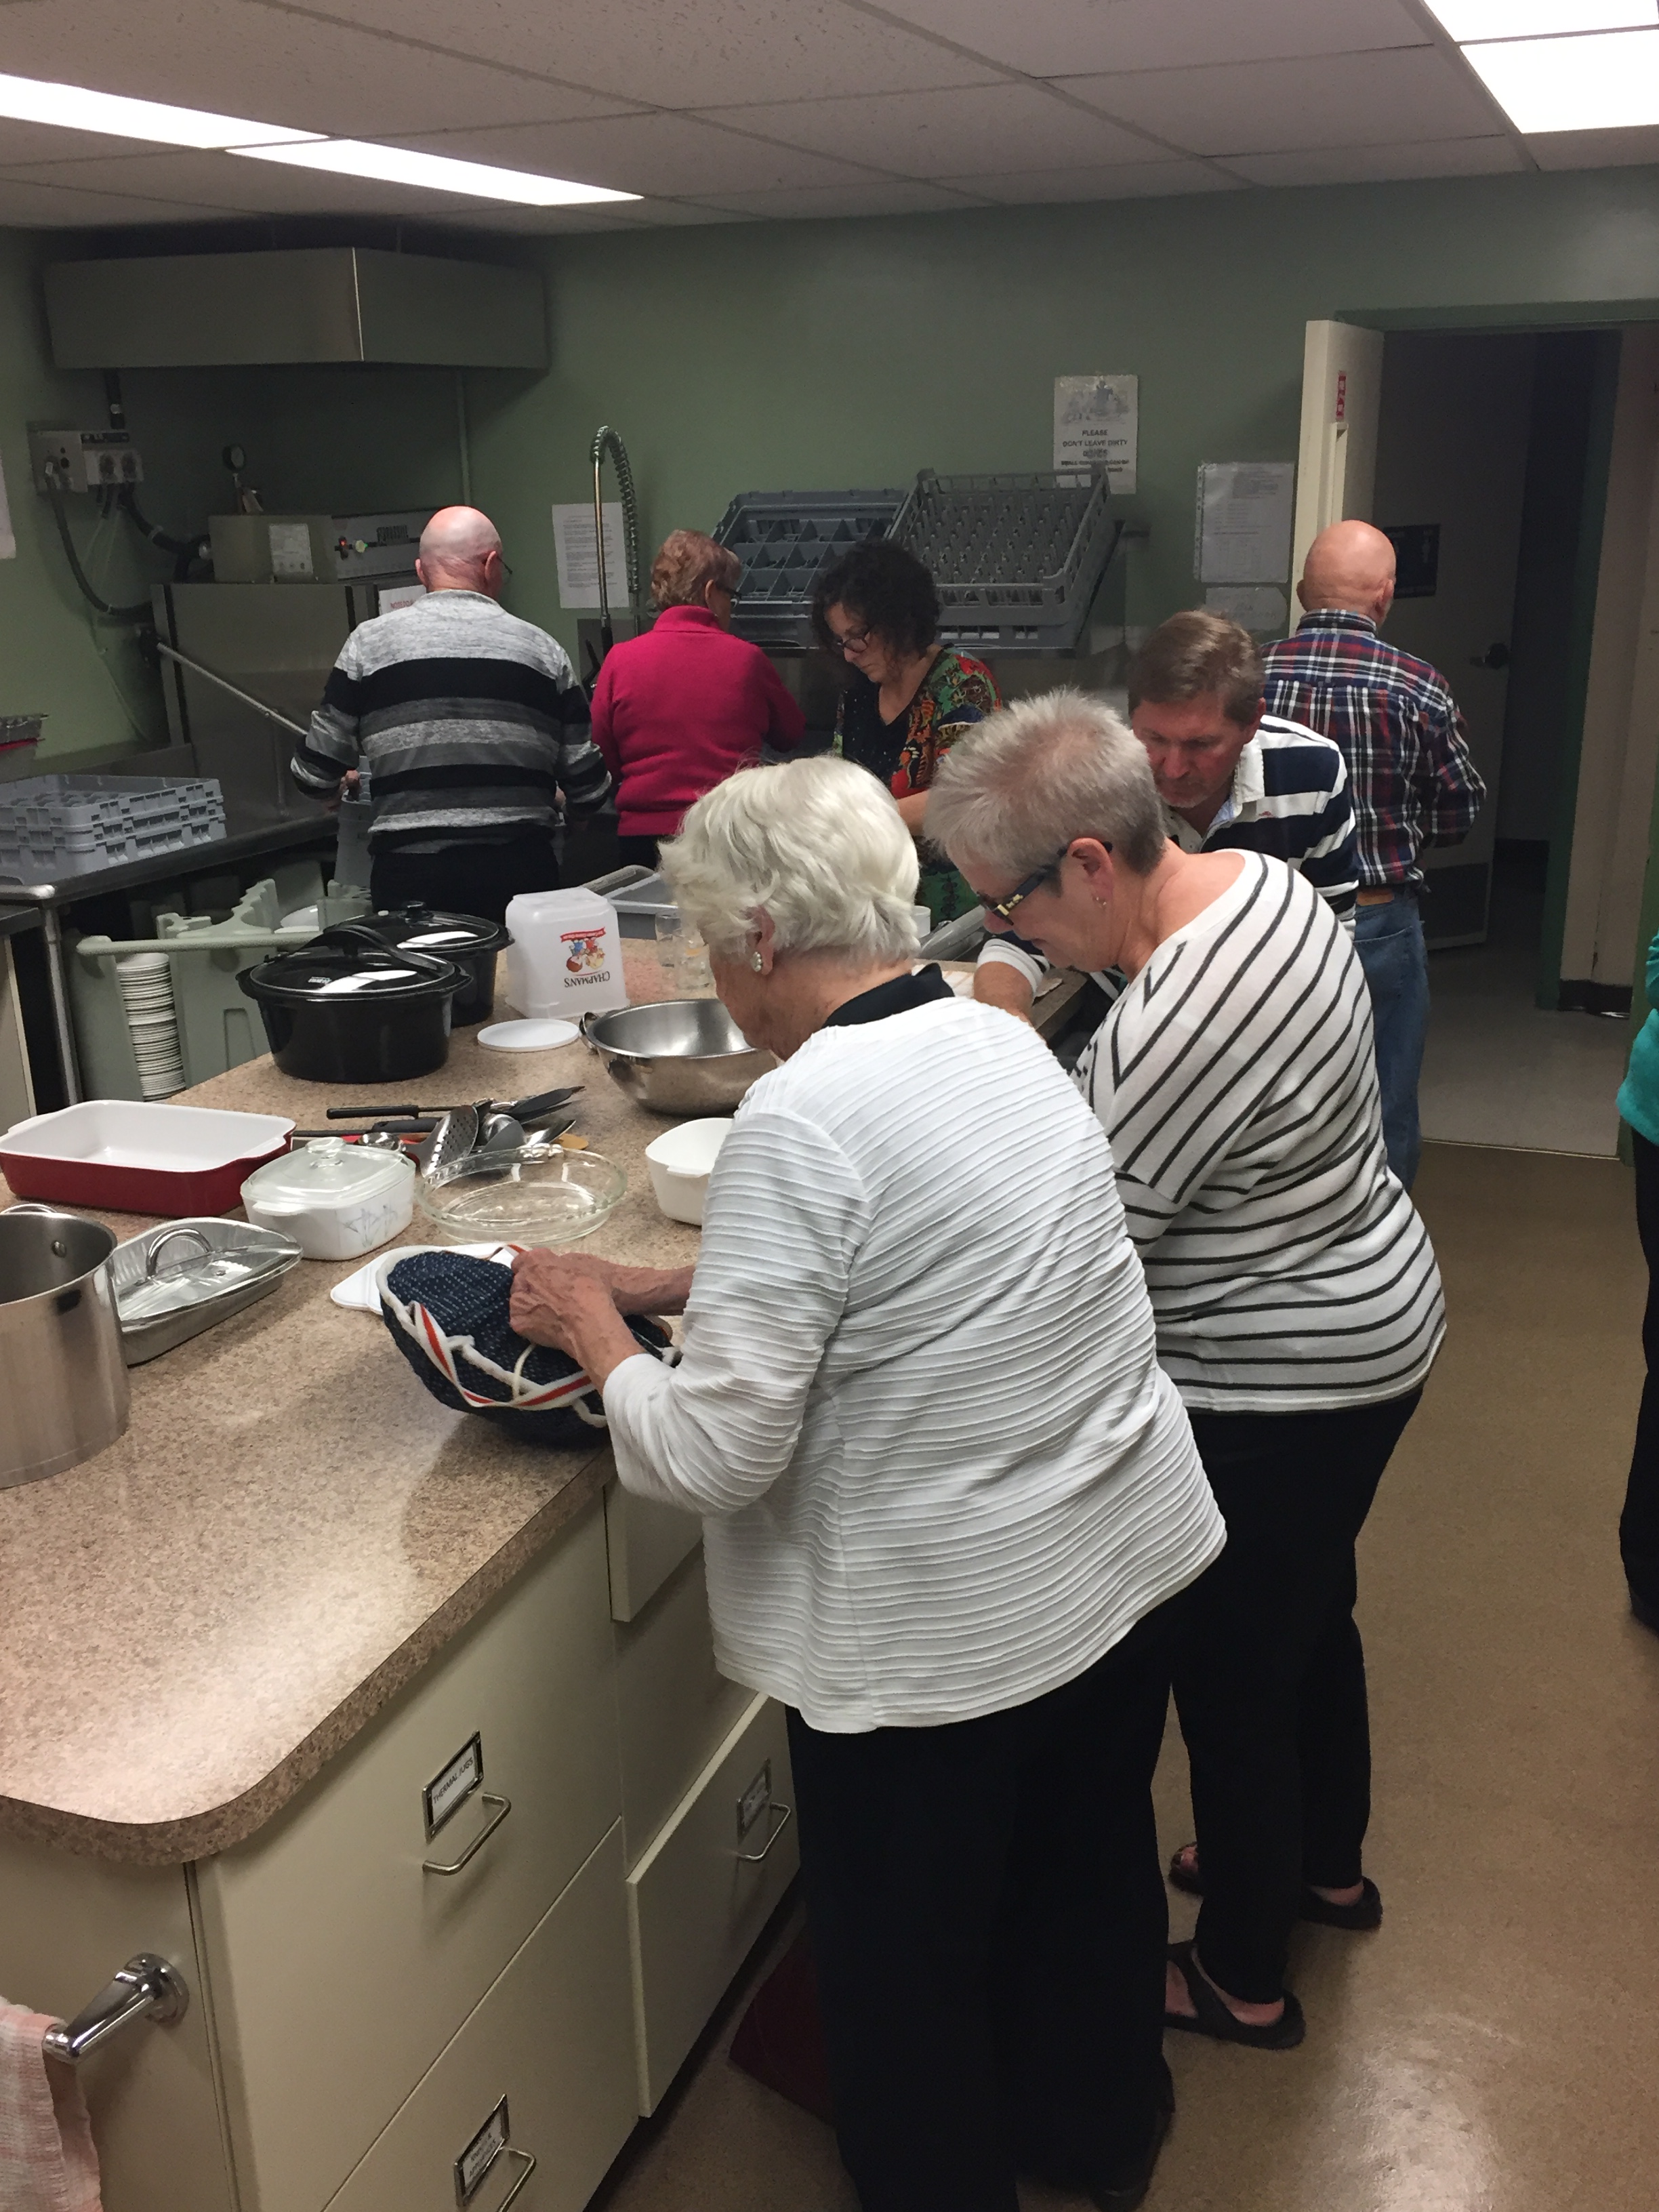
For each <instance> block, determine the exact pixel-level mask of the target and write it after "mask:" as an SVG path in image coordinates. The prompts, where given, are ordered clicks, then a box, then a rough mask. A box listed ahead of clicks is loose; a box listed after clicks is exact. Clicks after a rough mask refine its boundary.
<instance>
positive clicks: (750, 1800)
mask: <svg viewBox="0 0 1659 2212" xmlns="http://www.w3.org/2000/svg"><path fill="white" fill-rule="evenodd" d="M792 1812H793V1807H792V1806H788V1805H783V1804H776V1803H775V1802H773V1797H772V1762H771V1760H770V1759H768V1760H767V1762H766V1764H765V1765H763V1767H762V1768H761V1771H760V1772H759V1773H758V1774H757V1776H756V1777H755V1778H754V1780H753V1781H752V1782H751V1783H750V1785H749V1787H748V1788H747V1789H746V1790H744V1793H743V1795H742V1796H740V1797H739V1798H738V1842H739V1843H740V1844H741V1843H743V1842H744V1841H745V1840H746V1839H747V1838H748V1836H749V1834H750V1830H751V1829H753V1828H754V1827H755V1826H756V1825H757V1822H759V1821H761V1820H764V1819H765V1818H766V1816H767V1815H768V1814H771V1815H772V1816H773V1820H774V1825H773V1828H772V1832H771V1834H770V1835H769V1836H768V1838H766V1841H765V1842H764V1843H763V1844H762V1845H761V1847H760V1849H759V1850H757V1851H735V1852H733V1854H732V1857H734V1858H738V1859H740V1860H741V1861H742V1862H743V1863H744V1866H758V1865H759V1864H760V1863H761V1861H762V1860H763V1858H764V1857H766V1855H767V1853H768V1852H769V1850H771V1848H772V1846H773V1844H775V1843H776V1841H777V1840H778V1838H779V1837H780V1836H781V1834H782V1833H783V1832H784V1830H785V1829H786V1828H787V1826H789V1820H790V1815H791V1814H792Z"/></svg>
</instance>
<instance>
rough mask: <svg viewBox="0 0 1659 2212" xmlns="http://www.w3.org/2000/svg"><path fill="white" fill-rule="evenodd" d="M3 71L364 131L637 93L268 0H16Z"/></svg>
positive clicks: (553, 113)
mask: <svg viewBox="0 0 1659 2212" xmlns="http://www.w3.org/2000/svg"><path fill="white" fill-rule="evenodd" d="M0 70H7V71H9V72H10V73H11V74H13V75H15V76H43V77H55V78H59V79H61V80H63V81H64V82H68V83H72V84H91V85H93V86H95V87H96V88H98V89H100V90H101V91H106V92H122V93H127V94H131V95H132V96H133V97H135V98H137V99H140V100H172V101H175V102H177V103H178V104H179V105H180V106H186V107H206V108H211V109H214V110H216V111H217V112H221V113H223V114H229V115H242V116H250V117H252V118H255V119H256V120H258V121H261V122H270V123H291V124H292V125H294V127H295V129H296V130H300V131H323V132H325V133H327V134H331V135H334V136H337V137H356V138H369V137H390V136H391V135H392V133H394V132H397V131H431V130H438V129H442V128H446V127H447V126H449V125H459V124H466V123H518V122H523V123H532V122H543V121H545V122H557V121H559V120H560V119H562V118H568V117H574V116H579V115H582V116H585V115H598V114H604V113H615V112H618V111H619V110H622V109H624V108H627V107H629V106H633V105H635V103H633V102H630V101H627V100H621V99H609V100H605V99H599V98H597V97H595V96H594V95H593V94H588V93H582V92H575V91H571V90H568V89H565V88H561V87H560V86H558V85H557V84H553V83H550V82H547V81H546V80H545V79H544V78H541V77H537V76H532V75H527V74H526V72H525V71H524V70H522V69H519V68H512V67H508V66H506V65H499V66H488V65H485V64H481V63H479V62H476V61H470V60H465V59H460V58H454V57H452V56H446V55H443V54H438V53H431V52H425V51H423V50H422V49H421V48H419V47H416V46H404V45H403V44H401V43H400V42H398V40H394V39H392V38H388V37H383V36H375V35H373V34H372V33H366V32H363V31H361V30H356V29H352V28H349V27H347V26H346V25H344V24H342V23H337V22H334V21H328V20H326V19H320V20H319V18H317V17H315V16H313V15H310V14H308V13H307V14H296V13H295V12H293V11H292V10H291V9H288V8H285V7H271V6H266V5H263V4H259V0H144V4H143V6H142V7H137V8H135V7H133V6H132V5H131V4H130V0H74V4H73V5H72V6H71V5H69V4H66V0H12V4H10V5H9V6H5V7H0ZM42 158H50V157H42Z"/></svg>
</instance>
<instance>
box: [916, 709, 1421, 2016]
mask: <svg viewBox="0 0 1659 2212" xmlns="http://www.w3.org/2000/svg"><path fill="white" fill-rule="evenodd" d="M927 831H928V835H929V836H932V837H933V838H934V839H935V840H937V841H938V842H939V843H940V844H942V845H943V846H944V847H945V849H946V851H947V852H948V853H949V854H950V855H951V859H952V860H954V861H955V862H956V864H957V866H958V867H959V868H960V869H961V870H962V871H963V874H964V875H965V876H966V877H967V878H968V880H969V883H971V884H974V886H975V889H976V890H977V891H978V893H979V896H980V898H981V901H982V902H983V905H984V909H985V914H986V918H987V921H988V922H989V924H990V926H991V927H992V928H993V929H994V930H1004V929H1007V928H1009V927H1011V926H1012V925H1013V924H1014V921H1015V917H1016V916H1018V929H1019V933H1020V935H1021V937H1022V938H1023V939H1025V940H1026V941H1027V942H1029V943H1030V944H1032V945H1036V948H1037V949H1038V951H1040V952H1042V954H1044V955H1045V956H1046V957H1048V959H1050V960H1053V961H1055V962H1057V963H1062V964H1064V965H1066V966H1070V967H1075V968H1082V969H1113V968H1115V969H1120V970H1121V972H1122V973H1123V974H1124V975H1127V977H1128V978H1129V982H1128V985H1127V988H1126V989H1125V991H1124V992H1123V994H1122V995H1121V998H1119V999H1118V1000H1117V1001H1116V1002H1115V1005H1114V1006H1112V1008H1111V1011H1110V1012H1109V1013H1108V1015H1107V1017H1106V1019H1105V1021H1104V1022H1103V1024H1102V1025H1101V1028H1100V1030H1099V1031H1098V1032H1097V1035H1096V1036H1095V1038H1094V1040H1093V1042H1092V1044H1091V1046H1090V1048H1089V1049H1088V1051H1087V1053H1086V1054H1085V1059H1084V1060H1083V1061H1082V1062H1081V1063H1080V1065H1079V1071H1078V1072H1079V1081H1080V1084H1081V1086H1082V1089H1083V1091H1084V1094H1085V1097H1087V1098H1088V1100H1089V1102H1090V1103H1091V1105H1092V1106H1093V1108H1094V1109H1095V1112H1096V1113H1097V1115H1098V1116H1099V1118H1100V1121H1101V1123H1102V1126H1103V1127H1104V1129H1105V1131H1106V1133H1107V1135H1108V1136H1109V1139H1111V1146H1112V1158H1113V1162H1114V1164H1115V1170H1116V1181H1117V1188H1118V1190H1119V1191H1120V1193H1121V1198H1122V1203H1123V1206H1124V1210H1125V1213H1126V1215H1127V1221H1128V1225H1129V1233H1130V1235H1131V1236H1132V1237H1133V1239H1134V1241H1135V1243H1136V1244H1137V1246H1138V1247H1139V1250H1140V1255H1141V1257H1142V1260H1143V1261H1144V1262H1145V1264H1146V1280H1147V1285H1148V1287H1149V1289H1150V1290H1151V1292H1152V1311H1153V1313H1154V1314H1155V1316H1157V1321H1158V1355H1159V1358H1161V1360H1162V1361H1163V1364H1164V1367H1165V1369H1166V1370H1167V1371H1168V1372H1169V1374H1170V1376H1172V1378H1173V1379H1174V1381H1175V1382H1176V1385H1177V1386H1178V1388H1179V1389H1180V1391H1181V1395H1182V1399H1183V1400H1184V1401H1185V1402H1186V1406H1187V1409H1188V1413H1190V1414H1191V1416H1192V1422H1193V1431H1194V1436H1195V1437H1197V1439H1198V1446H1199V1449H1200V1453H1201V1454H1202V1455H1203V1459H1204V1465H1205V1469H1206V1473H1207V1474H1208V1475H1209V1478H1210V1481H1211V1484H1212V1487H1213V1489H1214V1491H1215V1494H1216V1498H1217V1499H1218V1503H1219V1504H1220V1506H1221V1510H1222V1513H1223V1515H1224V1516H1225V1520H1226V1523H1227V1546H1226V1549H1225V1552H1224V1553H1222V1555H1221V1558H1220V1559H1219V1560H1218V1562H1217V1563H1216V1565H1214V1566H1212V1568H1211V1569H1210V1571H1209V1572H1208V1573H1207V1574H1206V1576H1205V1577H1203V1579H1202V1580H1201V1581H1200V1583H1198V1584H1197V1585H1195V1587H1194V1589H1193V1590H1192V1592H1191V1593H1190V1595H1189V1596H1188V1598H1187V1599H1186V1600H1184V1601H1183V1603H1182V1611H1183V1613H1184V1615H1185V1626H1184V1632H1183V1637H1182V1644H1181V1647H1180V1649H1179V1650H1178V1652H1177V1656H1176V1674H1175V1688H1176V1708H1177V1710H1178V1711H1179V1713H1180V1716H1181V1724H1182V1732H1183V1734H1184V1735H1185V1736H1186V1739H1187V1747H1188V1759H1189V1763H1190V1767H1191V1775H1192V1790H1193V1809H1194V1815H1195V1818H1196V1822H1197V1827H1198V1843H1197V1845H1196V1847H1193V1846H1188V1849H1187V1850H1183V1851H1181V1852H1178V1853H1177V1854H1176V1861H1175V1863H1174V1865H1173V1866H1172V1868H1171V1870H1170V1873H1171V1879H1172V1880H1173V1881H1175V1882H1176V1885H1177V1887H1182V1888H1186V1889H1189V1890H1195V1891H1198V1892H1199V1893H1200V1894H1201V1895H1202V1896H1203V1899H1204V1904H1203V1906H1202V1909H1201V1911H1200V1915H1199V1921H1198V1930H1197V1934H1196V1936H1195V1938H1194V1942H1192V1943H1183V1944H1177V1945H1176V1946H1174V1947H1173V1948H1172V1950H1171V1954H1170V1972H1169V1991H1168V2004H1169V2020H1170V2025H1171V2026H1172V2027H1183V2028H1188V2029H1192V2030H1194V2031H1195V2032H1197V2033H1202V2034H1207V2035H1212V2036H1216V2037H1218V2038H1220V2039H1223V2040H1225V2041H1230V2042H1236V2043H1245V2044H1253V2045H1256V2046H1258V2047H1261V2048H1267V2049H1275V2050H1278V2049H1285V2048H1288V2047H1289V2046H1290V2045H1292V2044H1296V2043H1299V2042H1300V2041H1301V2039H1302V2036H1303V2033H1304V2021H1303V2016H1302V2011H1301V2008H1300V2006H1299V2005H1298V2004H1297V2000H1296V1998H1295V1997H1294V1996H1291V1994H1290V1993H1289V1991H1288V1990H1286V1989H1285V1980H1284V1977H1285V1961H1286V1953H1287V1948H1288V1943H1289V1938H1290V1933H1291V1926H1292V1924H1293V1923H1294V1922H1295V1920H1296V1919H1297V1916H1298V1915H1300V1917H1302V1918H1304V1919H1311V1920H1319V1921H1323V1922H1325V1923H1329V1924H1333V1925H1335V1926H1337V1927H1343V1928H1354V1929H1360V1928H1370V1927H1375V1926H1376V1924H1377V1923H1378V1922H1379V1921H1380V1919H1381V1917H1382V1905H1381V1900H1380V1899H1379V1898H1378V1895H1377V1892H1376V1887H1375V1886H1374V1885H1373V1884H1371V1883H1370V1882H1368V1881H1365V1879H1364V1876H1363V1875H1362V1874H1361V1871H1360V1847H1361V1844H1362V1842H1363V1840H1364V1833H1365V1828H1366V1825H1367V1821H1368V1818H1369V1814H1370V1735H1369V1729H1368V1724H1367V1717H1366V1704H1365V1667H1364V1653H1363V1651H1362V1650H1361V1646H1360V1641H1359V1632H1358V1628H1357V1627H1356V1626H1355V1625H1354V1620H1353V1604H1354V1596H1355V1581H1354V1543H1355V1540H1356V1538H1357V1537H1358V1534H1359V1531H1360V1528H1361V1527H1362V1525H1363V1524H1364V1519H1365V1516H1366V1514H1367V1512H1368V1511H1369V1510H1370V1504H1371V1499H1372V1498H1373V1496H1374V1495H1375V1493H1376V1486H1377V1484H1378V1482H1379V1480H1381V1477H1382V1474H1383V1469H1384V1468H1385V1467H1386V1466H1387V1465H1388V1462H1389V1455H1390V1454H1391V1452H1392V1451H1393V1449H1394V1448H1395V1444H1396V1443H1397V1442H1398V1441H1399V1438H1400V1437H1401V1433H1402V1432H1403V1431H1404V1429H1405V1426H1406V1424H1407V1421H1408V1420H1409V1419H1411V1416H1412V1414H1413V1412H1414V1411H1415V1410H1416V1407H1417V1403H1418V1400H1419V1397H1420V1396H1421V1395H1422V1386H1423V1383H1424V1380H1425V1376H1427V1374H1428V1371H1429V1368H1430V1366H1431V1363H1432V1361H1433V1359H1434V1356H1435V1353H1436V1352H1437V1350H1438V1348H1439V1345H1440V1340H1441V1338H1442V1336H1443V1334H1444V1328H1445V1322H1444V1315H1443V1307H1442V1303H1441V1294H1440V1279H1439V1275H1438V1273H1437V1269H1436V1267H1435V1261H1434V1254H1433V1252H1432V1250H1431V1248H1430V1244H1429V1239H1428V1234H1427V1231H1425V1228H1424V1226H1423V1224H1422V1223H1421V1221H1420V1220H1419V1218H1418V1217H1417V1215H1416V1214H1415V1213H1414V1212H1413V1209H1412V1204H1411V1200H1409V1199H1408V1198H1407V1195H1406V1193H1405V1191H1404V1190H1403V1189H1402V1188H1401V1186H1400V1184H1399V1183H1398V1182H1396V1181H1395V1178H1394V1176H1392V1175H1391V1174H1390V1173H1389V1166H1388V1161H1387V1158H1386V1156H1385V1153H1384V1151H1383V1124H1382V1118H1381V1105H1380V1101H1379V1097H1378V1092H1377V1082H1376V1063H1375V1059H1374V1055H1373V1054H1372V1050H1371V1025H1370V1002H1369V1000H1368V998H1367V995H1366V988H1365V979H1364V972H1363V971H1362V969H1360V966H1359V963H1358V960H1357V959H1356V958H1355V957H1354V954H1353V950H1352V945H1351V943H1350V941H1349V939H1348V938H1347V937H1346V933H1344V931H1343V929H1342V927H1341V926H1340V923H1339V921H1337V919H1336V917H1335V915H1334V914H1333V912H1332V910H1331V908H1329V906H1328V905H1327V904H1326V903H1325V902H1324V901H1323V900H1322V899H1321V898H1320V896H1318V894H1317V892H1316V891H1315V890H1313V889H1312V888H1311V887H1310V885H1309V884H1308V883H1307V881H1306V879H1305V878H1304V877H1303V876H1301V875H1299V874H1297V873H1295V872H1292V871H1291V869H1290V868H1288V867H1287V866H1285V864H1284V862H1283V861H1280V860H1270V859H1268V858H1267V857H1266V856H1265V855H1264V854H1257V853H1244V852H1237V851H1231V852H1208V853H1186V852H1183V851H1182V848H1181V847H1180V846H1179V845H1178V844H1176V842H1174V841H1173V840H1172V839H1170V837H1169V836H1167V835H1166V834H1165V829H1164V817H1163V812H1162V809H1161V807H1160V805H1159V801H1158V793H1157V790H1156V788H1155V787H1154V785H1153V781H1152V769H1151V767H1150V765H1149V764H1148V762H1147V758H1146V750H1145V749H1144V748H1143V747H1142V746H1141V744H1139V742H1138V740H1137V739H1136V738H1133V736H1132V735H1131V734H1130V732H1128V731H1127V729H1126V728H1125V727H1124V726H1123V724H1122V723H1121V721H1119V720H1118V719H1117V717H1116V716H1115V714H1112V713H1111V712H1110V711H1109V709H1108V708H1106V707H1105V706H1103V704H1102V703H1101V702H1099V701H1098V700H1096V699H1091V698H1087V697H1085V696H1084V695H1083V694H1082V693H1081V692H1078V691H1059V692H1054V693H1053V694H1051V695H1050V696H1048V697H1046V698H1039V699H1031V700H1025V701H1022V702H1020V703H1019V704H1018V705H1017V706H1015V707H1012V708H1006V709H1005V710H1004V712H1003V713H1001V714H998V715H994V716H993V717H991V718H990V719H989V720H987V722H986V723H985V724H984V725H983V726H982V727H981V729H980V730H978V731H975V732H972V733H970V734H969V736H968V737H966V738H963V740H962V742H961V743H960V744H958V745H957V748H956V749H955V750H954V751H953V752H952V753H951V756H950V757H949V759H948V760H947V761H946V762H945V764H944V766H943V768H942V769H941V770H940V772H939V781H937V783H936V784H935V785H934V787H933V795H932V796H931V798H930V799H929V800H928V806H927ZM1079 1203H1081V1200H1079Z"/></svg>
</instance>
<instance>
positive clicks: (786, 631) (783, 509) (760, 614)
mask: <svg viewBox="0 0 1659 2212" xmlns="http://www.w3.org/2000/svg"><path fill="white" fill-rule="evenodd" d="M905 498H906V495H905V493H904V492H903V490H902V489H894V490H888V491H740V492H739V493H738V495H737V497H736V498H735V499H734V500H732V502H731V504H730V505H729V506H728V507H727V508H726V512H725V513H724V514H723V515H722V516H721V517H720V521H719V523H718V524H717V525H716V526H715V529H714V543H715V544H717V545H728V546H730V548H731V549H732V552H734V553H735V554H736V555H737V556H738V559H739V560H740V561H741V562H743V580H742V581H741V583H739V585H738V598H737V604H736V605H735V606H734V607H733V608H732V629H734V630H736V632H737V634H738V636H739V637H746V638H748V639H750V641H752V642H753V643H754V644H756V645H776V646H785V647H796V648H798V649H800V650H805V648H806V647H809V646H811V645H813V644H815V643H816V642H817V641H816V639H815V638H814V637H813V635H812V587H813V586H814V585H815V584H816V583H817V580H818V574H819V572H820V570H821V569H823V568H825V567H826V566H827V565H828V563H829V562H831V561H836V560H839V559H840V557H841V556H842V554H843V553H845V552H846V551H847V550H848V547H849V546H853V545H856V544H858V542H859V540H860V538H884V537H885V536H886V535H887V534H888V532H889V530H890V527H891V526H892V523H893V520H894V519H895V517H896V515H897V514H898V512H899V510H900V508H901V507H903V505H904V504H905Z"/></svg>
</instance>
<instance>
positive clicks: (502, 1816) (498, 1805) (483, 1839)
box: [421, 1790, 513, 1874]
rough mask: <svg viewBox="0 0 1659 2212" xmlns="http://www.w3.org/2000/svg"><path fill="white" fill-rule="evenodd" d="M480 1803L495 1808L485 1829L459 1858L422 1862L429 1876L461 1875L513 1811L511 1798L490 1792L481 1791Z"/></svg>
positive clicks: (484, 1825)
mask: <svg viewBox="0 0 1659 2212" xmlns="http://www.w3.org/2000/svg"><path fill="white" fill-rule="evenodd" d="M478 1802H479V1803H480V1804H481V1805H493V1806H494V1807H495V1812H494V1813H493V1814H491V1816H490V1818H489V1820H486V1821H485V1822H484V1824H483V1827H482V1828H480V1829H479V1831H478V1832H477V1835H476V1836H474V1838H472V1841H471V1843H470V1844H468V1845H467V1847H466V1849H465V1850H464V1851H463V1852H462V1853H461V1856H460V1857H459V1858H458V1859H422V1861H421V1865H422V1868H423V1869H425V1871H426V1872H427V1873H428V1874H459V1872H460V1870H461V1869H462V1868H463V1867H464V1866H465V1864H466V1863H467V1861H468V1860H469V1859H471V1858H475V1857H477V1854H478V1853H479V1852H480V1851H481V1850H483V1847H484V1845H485V1844H487V1843H488V1842H489V1838H491V1837H492V1836H493V1835H494V1834H495V1831H496V1829H497V1828H499V1827H500V1826H501V1822H502V1821H503V1820H506V1818H507V1814H509V1813H510V1812H511V1811H512V1810H513V1800H512V1799H511V1798H510V1797H495V1796H491V1795H490V1793H489V1790H481V1791H480V1792H479V1794H478Z"/></svg>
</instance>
